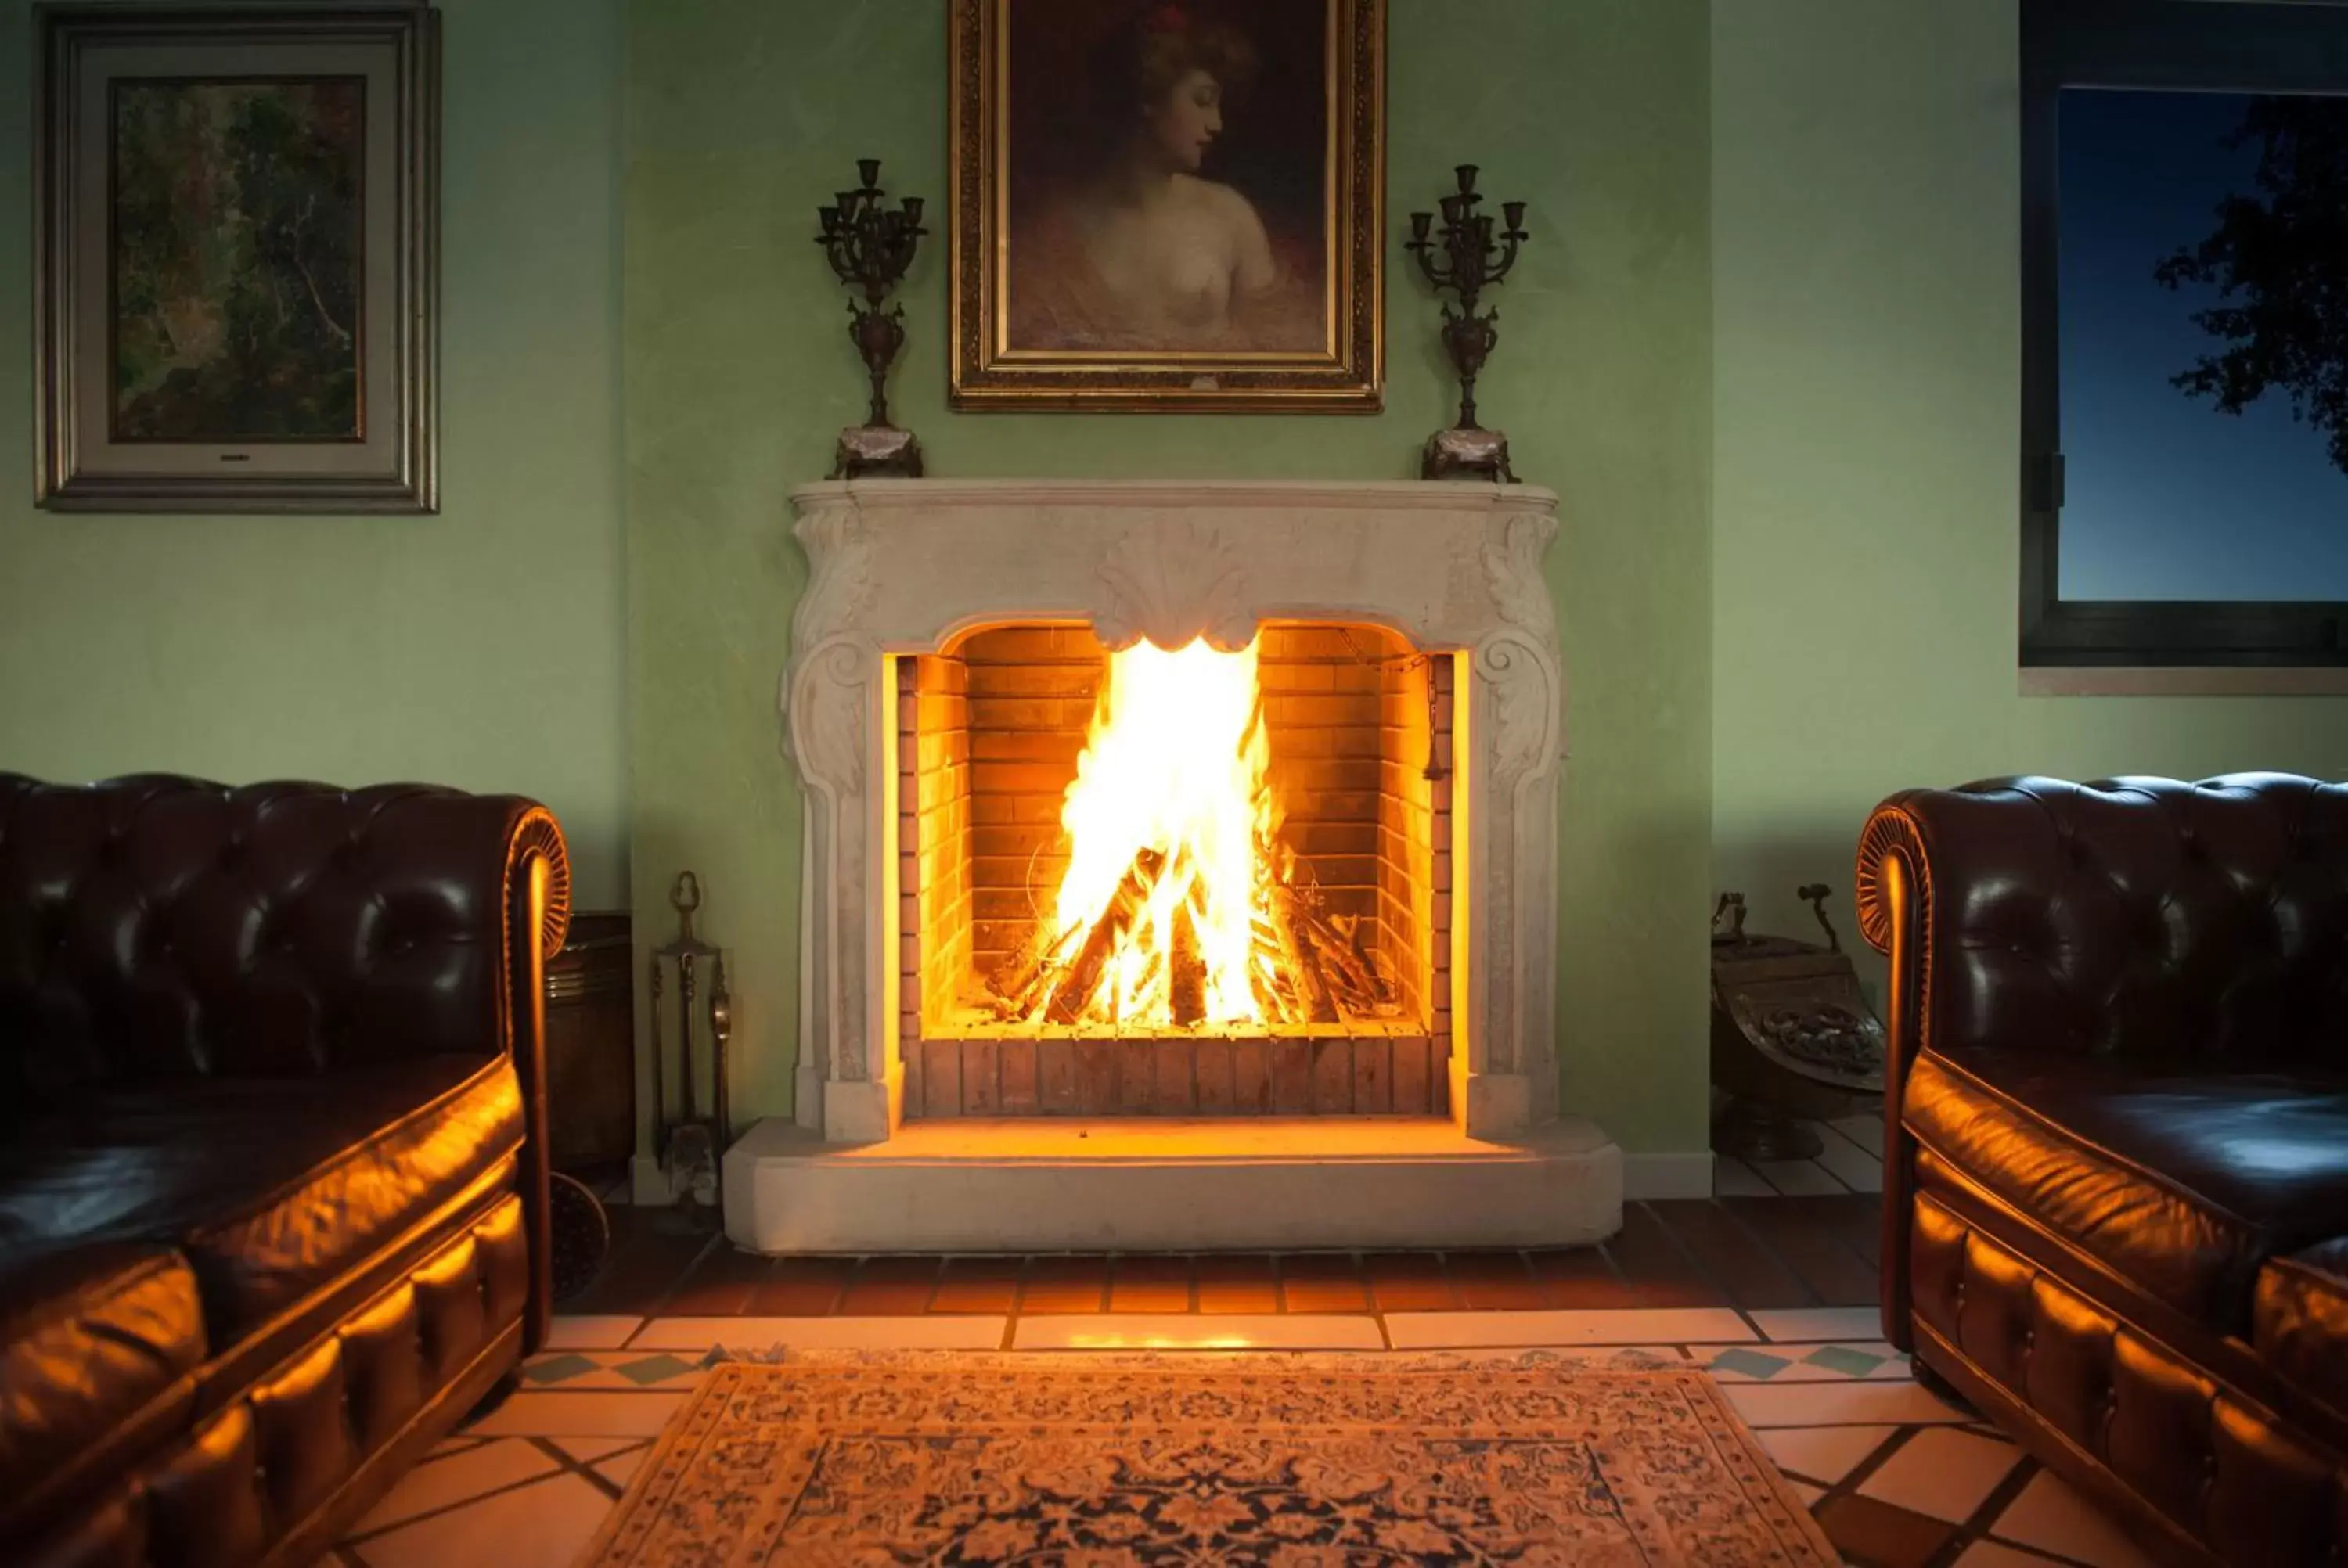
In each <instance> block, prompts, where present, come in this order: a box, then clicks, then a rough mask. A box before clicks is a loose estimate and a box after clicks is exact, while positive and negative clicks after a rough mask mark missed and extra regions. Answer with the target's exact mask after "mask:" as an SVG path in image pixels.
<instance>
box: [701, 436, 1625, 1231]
mask: <svg viewBox="0 0 2348 1568" xmlns="http://www.w3.org/2000/svg"><path fill="white" fill-rule="evenodd" d="M792 503H793V506H794V507H795V508H796V510H797V512H798V525H797V530H796V531H797V534H798V538H799V540H800V543H801V544H802V546H803V547H804V548H805V549H806V551H807V554H808V560H809V562H810V565H811V572H810V576H809V579H808V588H807V591H806V593H805V595H804V596H803V597H802V598H801V600H800V601H799V604H798V609H797V610H796V612H795V613H794V616H793V619H792V625H791V661H790V664H789V666H788V669H787V671H785V675H784V682H783V692H782V699H783V709H784V717H785V723H786V741H785V744H786V747H787V750H788V753H789V754H790V755H791V757H792V758H793V760H794V761H795V762H796V763H797V764H798V771H799V774H800V777H801V780H802V782H803V784H804V785H805V788H806V791H807V809H806V818H805V821H806V826H805V835H806V837H805V844H804V854H803V857H802V862H801V865H802V876H803V886H802V897H801V908H800V915H801V921H800V967H799V974H800V995H799V1061H798V1073H797V1079H796V1103H797V1124H796V1125H793V1124H792V1123H790V1122H782V1121H780V1120H773V1121H769V1122H762V1123H760V1124H759V1125H758V1126H757V1127H756V1128H754V1129H752V1130H751V1132H749V1133H747V1135H746V1136H745V1137H744V1138H743V1139H742V1140H740V1141H739V1142H738V1143H736V1145H735V1147H734V1148H733V1149H732V1150H731V1151H729V1152H728V1153H727V1155H726V1162H725V1180H726V1212H727V1228H728V1230H729V1231H730V1232H731V1233H732V1234H733V1235H734V1237H735V1239H736V1241H738V1242H740V1243H742V1244H743V1245H747V1246H752V1247H756V1248H760V1249H763V1250H768V1251H784V1250H793V1251H881V1250H892V1249H893V1250H941V1251H942V1250H953V1251H988V1250H1038V1249H1049V1248H1052V1247H1055V1246H1084V1247H1093V1246H1108V1247H1123V1248H1143V1247H1180V1248H1192V1249H1205V1248H1214V1247H1260V1246H1297V1245H1308V1246H1309V1245H1327V1246H1375V1245H1448V1246H1466V1245H1554V1244H1565V1243H1572V1242H1580V1241H1588V1240H1592V1239H1596V1238H1598V1237H1601V1236H1604V1235H1609V1234H1611V1233H1612V1231H1613V1230H1614V1229H1615V1228H1617V1226H1618V1225H1619V1223H1620V1216H1621V1206H1622V1156H1621V1153H1620V1151H1619V1150H1618V1149H1617V1148H1616V1147H1615V1145H1614V1144H1613V1143H1612V1142H1610V1141H1609V1140H1608V1139H1607V1138H1606V1137H1605V1136H1604V1134H1602V1133H1601V1132H1599V1131H1598V1129H1597V1128H1595V1127H1594V1126H1592V1125H1591V1123H1590V1122H1587V1121H1585V1120H1583V1119H1581V1118H1578V1117H1570V1116H1568V1117H1560V1115H1559V1113H1558V1108H1557V1103H1556V1100H1557V1071H1556V1059H1555V1049H1554V1023H1555V1009H1556V996H1555V974H1556V970H1555V959H1554V951H1555V939H1554V933H1555V929H1556V908H1557V886H1556V878H1557V870H1556V867H1557V852H1556V823H1557V808H1558V771H1559V765H1560V758H1561V756H1562V753H1563V733H1564V728H1563V726H1564V715H1563V702H1562V699H1563V674H1562V671H1561V668H1560V655H1559V649H1558V640H1557V629H1556V623H1555V619H1554V612H1553V610H1552V609H1551V606H1550V595H1549V591H1548V589H1547V587H1546V585H1545V583H1544V581H1543V579H1542V575H1541V560H1542V557H1543V555H1544V554H1545V553H1546V551H1547V549H1548V548H1549V545H1550V540H1551V539H1552V538H1554V536H1555V534H1556V531H1557V520H1556V506H1557V498H1556V497H1555V495H1554V494H1553V493H1551V492H1550V491H1548V490H1544V489H1540V488H1536V487H1530V486H1484V485H1469V484H1461V483H1447V484H1445V483H1437V484H1429V483H1387V484H1305V483H1298V484H1280V483H1233V482H1189V483H1184V482H1088V481H1007V480H971V481H944V480H861V481H850V482H845V483H830V484H822V485H813V486H808V487H805V488H802V489H800V490H798V491H796V492H794V494H793V496H792ZM1267 620H1304V621H1322V622H1340V623H1351V624H1369V625H1375V626H1380V627H1385V628H1388V629H1391V630H1395V631H1397V632H1399V633H1401V634H1402V635H1403V636H1405V637H1406V638H1407V639H1408V640H1409V641H1410V642H1411V644H1412V645H1413V646H1414V647H1416V649H1418V650H1420V651H1426V652H1434V653H1456V654H1459V655H1462V656H1464V657H1463V659H1462V668H1461V670H1460V673H1459V681H1460V685H1459V689H1458V692H1459V699H1460V700H1459V702H1458V706H1457V721H1456V733H1457V742H1456V744H1457V756H1456V762H1457V778H1456V780H1455V783H1454V789H1455V792H1456V793H1455V794H1454V797H1453V799H1454V812H1455V819H1456V821H1457V831H1458V834H1459V838H1458V841H1457V844H1456V845H1455V849H1454V856H1453V860H1454V866H1455V869H1454V874H1453V888H1452V897H1453V898H1454V900H1455V903H1454V909H1455V912H1456V917H1455V919H1454V922H1453V925H1454V935H1453V948H1452V953H1451V960H1452V961H1451V966H1450V968H1451V973H1452V976H1453V990H1454V996H1453V999H1452V1007H1453V1011H1452V1030H1453V1039H1454V1042H1455V1044H1454V1050H1453V1053H1452V1058H1451V1061H1450V1073H1451V1095H1450V1104H1451V1107H1452V1116H1451V1119H1450V1120H1449V1121H1448V1122H1443V1121H1439V1120H1438V1121H1432V1122H1422V1121H1420V1120H1411V1119H1406V1118H1386V1119H1373V1118H1359V1117H1344V1118H1329V1117H1322V1118H1313V1119H1299V1120H1297V1121H1293V1122H1280V1121H1272V1120H1270V1119H1265V1118H1251V1119H1246V1120H1245V1121H1232V1122H1215V1121H1212V1120H1207V1119H1189V1120H1180V1121H1176V1120H1171V1119H1159V1120H1149V1119H1132V1120H1118V1121H1115V1122H1107V1123H1105V1124H1101V1125H1097V1126H1096V1127H1093V1128H1086V1127H1085V1126H1083V1125H1082V1124H1076V1125H1070V1124H1068V1123H1066V1122H1061V1123H1059V1124H1056V1125H1053V1126H1049V1127H1046V1126H1043V1125H1041V1124H1039V1123H1036V1122H1022V1121H1017V1120H1006V1121H1003V1122H970V1121H963V1122H904V1121H903V1120H902V1115H901V1112H902V1094H903V1082H904V1078H903V1068H902V1064H901V1060H900V1052H899V1044H900V1022H899V1020H900V1003H901V998H900V981H899V978H898V969H899V966H898V963H897V961H896V958H897V954H898V944H899V940H900V922H899V909H900V903H899V899H900V891H901V889H900V870H899V866H898V864H897V860H896V856H895V855H894V853H893V851H894V848H895V845H893V843H892V840H891V826H892V825H893V823H894V821H895V815H894V814H895V813H896V811H897V803H896V801H895V800H894V798H893V795H894V793H895V782H896V779H897V777H898V774H897V762H896V758H895V756H894V754H893V753H894V751H895V748H896V725H895V723H893V721H892V714H893V703H894V701H895V684H894V682H893V680H892V679H891V660H892V659H893V658H895V657H897V656H903V655H911V654H919V653H929V652H935V651H939V650H940V649H941V648H942V647H944V646H946V645H948V644H950V643H951V642H952V641H953V640H954V639H956V638H957V637H960V636H961V635H963V634H964V633H966V632H969V631H972V630H978V629H980V628H984V627H989V626H997V625H1004V624H1011V623H1018V622H1033V621H1046V622H1053V621H1056V622H1070V621H1075V622H1089V623H1090V624H1091V626H1092V627H1093V629H1094V630H1095V632H1096V633H1097V635H1098V637H1099V638H1100V640H1101V641H1102V642H1103V643H1105V644H1106V645H1107V646H1108V647H1110V648H1112V649H1114V648H1120V647H1126V646H1129V645H1130V644H1131V643H1132V642H1133V641H1135V640H1137V639H1138V638H1143V637H1147V638H1148V639H1150V640H1151V641H1155V642H1157V643H1158V644H1159V645H1160V646H1162V647H1167V648H1175V647H1179V646H1181V645H1182V644H1183V643H1186V642H1188V641H1190V640H1191V639H1193V638H1194V637H1198V636H1200V635H1202V634H1203V635H1204V636H1205V637H1206V638H1207V639H1208V640H1209V641H1210V642H1211V643H1213V644H1215V645H1216V646H1218V647H1223V648H1238V647H1241V646H1244V645H1245V644H1246V643H1247V641H1249V640H1250V639H1251V637H1252V636H1253V635H1254V634H1255V631H1256V628H1257V626H1258V625H1259V623H1261V622H1263V621H1267Z"/></svg>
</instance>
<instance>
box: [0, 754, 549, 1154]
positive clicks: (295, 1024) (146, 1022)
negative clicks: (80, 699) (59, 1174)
mask: <svg viewBox="0 0 2348 1568" xmlns="http://www.w3.org/2000/svg"><path fill="white" fill-rule="evenodd" d="M531 854H541V855H544V856H546V857H547V858H548V860H549V862H550V876H549V913H548V917H547V922H546V924H547V927H548V929H546V930H544V931H541V932H540V933H537V934H536V935H537V937H538V938H539V939H540V940H541V943H542V944H546V945H547V950H550V951H551V948H553V947H559V946H560V945H561V939H562V924H563V921H564V919H565V917H566V915H567V910H568V907H569V871H568V868H567V862H566V860H565V856H564V851H563V845H562V836H561V829H560V828H559V827H558V826H557V825H555V822H554V819H553V817H552V816H551V815H549V814H548V813H547V811H546V809H545V808H544V807H543V806H540V805H537V804H534V803H532V802H530V801H527V800H522V799H519V798H516V797H513V796H504V795H469V794H459V793H458V792H456V791H453V790H446V789H436V788H431V787H427V786H425V785H419V784H386V785H380V786H377V787H375V788H370V789H362V790H351V791H345V790H339V789H335V788H333V787H330V786H328V785H324V784H252V785H249V786H244V787H241V788H230V787H227V786H224V785H221V784H209V783H205V782H203V781H201V780H198V779H188V778H177V777H168V776H141V777H135V778H122V779H113V780H109V781H108V782H106V783H103V784H89V785H58V784H41V783H38V782H36V781H35V780H32V779H28V778H24V777H21V776H18V775H16V774H0V1094H5V1096H7V1097H8V1101H9V1105H8V1107H6V1108H5V1109H9V1110H15V1111H23V1110H26V1109H38V1108H40V1107H42V1106H44V1105H54V1104H57V1103H60V1102H67V1101H69V1099H70V1096H71V1093H72V1091H74V1090H75V1089H76V1088H77V1087H78V1086H81V1085H85V1084H90V1083H95V1082H122V1081H148V1080H154V1079H160V1078H170V1077H174V1076H180V1075H185V1074H235V1075H270V1076H274V1075H283V1074H305V1073H315V1072H323V1071H333V1070H334V1069H335V1068H336V1067H338V1066H345V1065H350V1064H357V1063H365V1062H369V1061H380V1060H383V1059H385V1058H386V1057H392V1056H400V1055H407V1054H413V1053H418V1052H427V1051H451V1050H453V1051H484V1052H486V1051H491V1050H501V1049H504V1048H505V1045H506V1043H507V1042H506V1039H505V1007H506V1003H505V999H504V989H505V987H506V985H507V984H508V980H507V976H508V974H509V973H510V970H509V969H508V968H507V966H506V938H505V924H506V921H507V919H508V918H509V910H510V899H509V898H508V897H507V892H508V888H509V881H508V879H509V878H510V876H513V875H514V873H515V868H516V867H517V866H519V865H520V864H521V863H522V861H523V859H524V857H525V856H529V855H531ZM0 1113H5V1112H0Z"/></svg>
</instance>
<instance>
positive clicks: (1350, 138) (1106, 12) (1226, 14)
mask: <svg viewBox="0 0 2348 1568" xmlns="http://www.w3.org/2000/svg"><path fill="white" fill-rule="evenodd" d="M952 4H953V47H952V55H953V159H954V170H953V228H952V249H953V278H954V287H953V382H952V401H953V405H954V406H955V407H957V408H1005V407H1025V408H1036V407H1056V408H1101V409H1145V410H1146V409H1158V410H1169V411H1172V410H1185V411H1198V410H1213V409H1222V410H1245V409H1292V410H1308V409H1323V410H1335V411H1354V412H1370V411H1374V410H1375V409H1376V408H1377V407H1378V406H1379V402H1380V398H1381V395H1382V392H1383V375H1384V366H1383V362H1382V350H1383V342H1382V334H1383V331H1384V309H1383V293H1382V289H1383V272H1382V268H1383V252H1384V249H1385V248H1384V245H1383V244H1382V242H1381V239H1380V231H1381V220H1380V208H1381V205H1382V202H1383V199H1384V191H1385V9H1384V5H1383V3H1382V0H952Z"/></svg>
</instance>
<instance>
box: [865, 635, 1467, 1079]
mask: <svg viewBox="0 0 2348 1568" xmlns="http://www.w3.org/2000/svg"><path fill="white" fill-rule="evenodd" d="M1257 652H1258V659H1259V663H1258V686H1259V689H1260V691H1261V692H1262V702H1263V717H1264V731H1265V735H1266V738H1267V741H1268V743H1269V749H1270V752H1271V757H1272V761H1271V770H1270V782H1271V785H1272V792H1273V795H1274V798H1275V799H1276V800H1277V802H1278V803H1279V805H1280V808H1281V814H1282V826H1281V840H1282V843H1283V845H1286V847H1288V848H1289V849H1290V850H1292V851H1293V852H1294V854H1295V856H1296V857H1297V861H1298V864H1299V866H1300V868H1301V872H1302V876H1303V880H1304V882H1305V883H1306V884H1307V885H1308V886H1310V887H1312V888H1313V897H1315V899H1316V900H1317V901H1318V903H1319V906H1320V907H1322V908H1323V909H1324V910H1325V911H1326V912H1328V913H1329V914H1330V915H1332V916H1334V917H1338V918H1341V919H1343V920H1344V921H1345V922H1347V923H1348V927H1349V928H1353V927H1354V923H1358V932H1359V936H1360V938H1361V946H1362V948H1363V949H1364V951H1365V953H1366V954H1367V955H1368V956H1369V957H1370V958H1371V960H1372V963H1373V964H1374V966H1375V969H1376V970H1377V972H1378V973H1379V974H1380V975H1381V976H1383V977H1385V979H1387V980H1388V981H1389V982H1390V983H1391V984H1392V985H1393V988H1394V992H1395V1004H1394V1006H1395V1011H1394V1016H1392V1017H1390V1018H1379V1019H1375V1020H1363V1019H1355V1020H1348V1021H1345V1022H1342V1023H1328V1024H1314V1025H1306V1024H1298V1025H1292V1026H1287V1027H1282V1028H1268V1029H1263V1030H1241V1031H1232V1030H1214V1029H1211V1028H1207V1029H1200V1030H1142V1029H1138V1028H1133V1027H1128V1028H1125V1029H1122V1030H1119V1029H1115V1028H1106V1027H1089V1028H1088V1027H1084V1026H1076V1025H1063V1026H1055V1025H1047V1024H1044V1025H1039V1024H1033V1023H1030V1024H1008V1023H1002V1022H999V1021H996V1020H994V1017H993V1015H992V1014H991V1012H989V1011H988V1010H987V1009H984V1008H983V1007H980V1006H978V1005H975V1003H976V999H978V998H979V997H980V995H981V991H982V988H983V982H984V980H985V978H986V977H987V976H988V975H990V974H992V973H994V972H995V971H996V970H997V969H998V968H1001V967H1003V966H1004V965H1006V964H1009V963H1011V962H1012V961H1013V960H1014V959H1015V958H1016V957H1017V956H1018V955H1019V954H1020V953H1021V952H1022V951H1023V950H1024V949H1025V947H1026V945H1027V944H1028V943H1029V941H1030V940H1031V939H1032V938H1033V937H1034V935H1035V909H1036V907H1037V906H1038V902H1039V900H1041V901H1044V902H1046V903H1048V900H1049V896H1050V890H1051V889H1052V888H1053V887H1055V886H1057V883H1058V880H1059V877H1060V876H1061V874H1062V873H1063V872H1064V871H1065V870H1066V866H1067V844H1066V835H1065V833H1064V832H1063V831H1062V829H1061V828H1060V826H1059V811H1060V802H1061V796H1062V794H1063V792H1064V791H1065V790H1066V788H1067V785H1068V783H1069V781H1070V780H1071V779H1072V778H1074V776H1075V774H1076V759H1077V756H1078V754H1079V753H1081V752H1082V751H1083V749H1084V746H1085V741H1086V729H1087V725H1088V723H1089V722H1090V720H1091V717H1092V714H1093V709H1094V703H1095V702H1096V700H1097V696H1098V694H1099V688H1100V682H1101V681H1102V679H1103V673H1104V671H1105V669H1106V666H1107V650H1106V649H1104V648H1103V647H1102V645H1101V642H1100V640H1099V638H1098V637H1097V636H1096V635H1095V634H1094V633H1093V631H1092V630H1091V629H1090V628H1088V627H1084V626H1076V625H1061V626H1047V625H1034V624H1030V625H1022V626H1008V627H998V628H993V629H990V630H983V631H978V632H974V633H973V634H971V635H969V636H968V637H966V638H964V639H963V640H961V641H958V642H956V643H955V644H953V646H952V647H950V648H947V649H945V650H942V651H940V652H938V653H935V654H926V655H921V656H918V657H913V658H907V659H901V660H899V661H898V663H897V682H898V685H897V723H898V742H897V757H898V801H899V812H898V818H897V850H898V857H899V866H900V871H899V884H900V903H901V935H900V938H899V944H900V945H899V960H900V980H899V985H900V1009H901V1016H900V1020H899V1029H900V1037H901V1040H902V1042H903V1043H902V1052H903V1061H904V1072H905V1090H904V1112H903V1113H904V1115H905V1116H907V1117H908V1118H914V1117H939V1116H964V1115H967V1116H1004V1115H1076V1116H1085V1115H1102V1114H1122V1115H1160V1116H1247V1115H1256V1116H1263V1115H1277V1116H1285V1115H1300V1114H1313V1115H1415V1116H1426V1115H1441V1114H1444V1113H1445V1112H1447V1110H1448V1108H1449V1098H1450V1082H1449V1079H1450V1074H1449V1071H1448V1062H1449V1060H1450V1055H1451V1043H1452V1041H1451V1018H1452V997H1451V918H1452V903H1451V897H1450V894H1451V869H1452V842H1451V778H1452V773H1453V757H1452V712H1451V702H1452V682H1453V662H1454V661H1453V659H1452V658H1451V657H1450V656H1448V655H1442V654H1433V655H1430V654H1425V653H1421V652H1418V651H1416V650H1414V649H1413V648H1411V647H1410V645H1409V644H1408V642H1407V641H1405V640H1404V639H1403V638H1401V637H1400V636H1398V635H1396V634H1395V633H1394V632H1391V631H1388V630H1384V629H1382V628H1378V627H1371V626H1343V625H1331V624H1325V623H1323V624H1292V623H1283V624H1278V625H1270V626H1266V627H1265V628H1264V629H1263V630H1262V632H1261V633H1260V634H1259V636H1258V639H1257Z"/></svg>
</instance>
